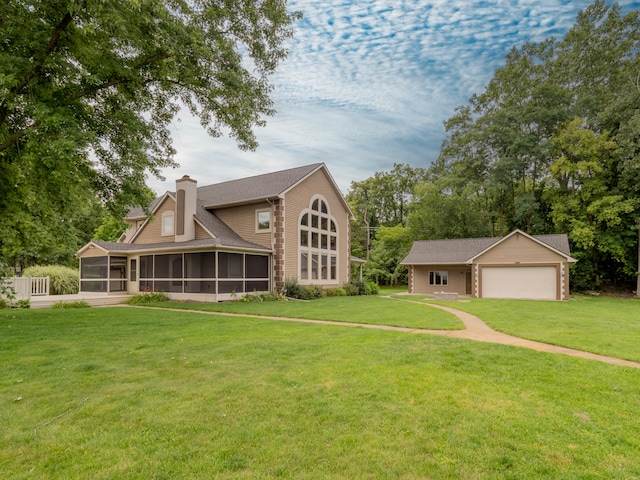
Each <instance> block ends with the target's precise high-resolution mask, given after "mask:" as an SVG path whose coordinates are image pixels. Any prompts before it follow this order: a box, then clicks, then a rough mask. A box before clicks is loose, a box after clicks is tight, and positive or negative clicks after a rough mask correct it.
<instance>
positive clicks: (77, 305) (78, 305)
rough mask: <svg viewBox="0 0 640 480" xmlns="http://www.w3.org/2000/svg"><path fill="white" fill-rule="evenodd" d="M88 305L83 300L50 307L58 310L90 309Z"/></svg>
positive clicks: (60, 303)
mask: <svg viewBox="0 0 640 480" xmlns="http://www.w3.org/2000/svg"><path fill="white" fill-rule="evenodd" d="M90 307H91V305H89V304H88V303H87V302H85V301H84V300H79V301H77V302H56V303H54V304H53V305H51V308H55V309H60V308H90Z"/></svg>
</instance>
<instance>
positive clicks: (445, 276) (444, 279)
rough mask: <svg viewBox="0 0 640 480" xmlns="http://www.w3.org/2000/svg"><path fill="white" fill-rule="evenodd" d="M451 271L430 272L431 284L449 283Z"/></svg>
mask: <svg viewBox="0 0 640 480" xmlns="http://www.w3.org/2000/svg"><path fill="white" fill-rule="evenodd" d="M448 280H449V272H429V285H447V284H448Z"/></svg>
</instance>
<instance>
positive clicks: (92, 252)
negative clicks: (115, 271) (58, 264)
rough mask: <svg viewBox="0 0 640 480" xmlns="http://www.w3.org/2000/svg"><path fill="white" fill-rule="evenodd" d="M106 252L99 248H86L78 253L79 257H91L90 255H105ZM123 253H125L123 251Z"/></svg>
mask: <svg viewBox="0 0 640 480" xmlns="http://www.w3.org/2000/svg"><path fill="white" fill-rule="evenodd" d="M106 255H107V252H105V251H104V250H102V249H101V248H98V247H94V248H87V249H86V250H85V251H84V252H82V254H80V255H79V258H91V257H105V256H106ZM123 255H125V254H124V253H123Z"/></svg>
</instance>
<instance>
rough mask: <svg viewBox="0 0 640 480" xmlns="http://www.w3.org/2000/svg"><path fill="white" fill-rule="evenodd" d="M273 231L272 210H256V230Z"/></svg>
mask: <svg viewBox="0 0 640 480" xmlns="http://www.w3.org/2000/svg"><path fill="white" fill-rule="evenodd" d="M270 231H271V210H257V211H256V232H257V233H260V232H270Z"/></svg>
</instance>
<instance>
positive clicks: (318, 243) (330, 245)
mask: <svg viewBox="0 0 640 480" xmlns="http://www.w3.org/2000/svg"><path fill="white" fill-rule="evenodd" d="M298 231H299V232H300V233H299V242H298V249H299V252H300V255H299V257H298V258H299V262H300V268H299V278H300V282H301V283H307V284H311V283H316V284H317V283H320V284H326V283H338V229H337V228H336V221H335V219H334V218H333V216H332V215H331V211H330V210H329V204H328V202H327V201H326V199H325V198H324V197H322V196H321V195H316V196H314V197H313V198H312V199H311V201H310V202H309V208H306V209H304V210H303V211H302V212H301V214H300V222H299V225H298Z"/></svg>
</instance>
